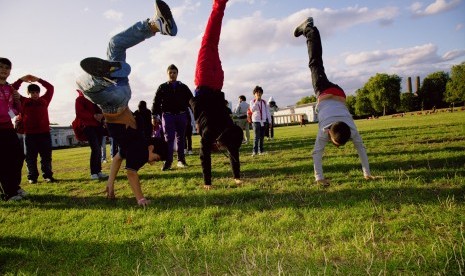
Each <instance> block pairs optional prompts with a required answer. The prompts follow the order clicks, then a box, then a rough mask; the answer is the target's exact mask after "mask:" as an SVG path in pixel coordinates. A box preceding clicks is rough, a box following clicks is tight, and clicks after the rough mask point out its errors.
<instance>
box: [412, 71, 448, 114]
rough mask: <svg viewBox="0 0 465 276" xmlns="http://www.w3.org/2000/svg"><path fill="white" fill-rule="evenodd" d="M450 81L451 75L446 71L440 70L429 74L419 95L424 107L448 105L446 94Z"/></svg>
mask: <svg viewBox="0 0 465 276" xmlns="http://www.w3.org/2000/svg"><path fill="white" fill-rule="evenodd" d="M448 81H449V75H448V74H447V73H446V72H443V71H438V72H435V73H432V74H430V75H428V76H427V77H426V78H425V79H424V80H423V83H422V84H421V87H420V91H418V96H419V97H420V101H421V102H422V104H423V109H431V108H433V107H436V108H441V107H446V106H447V104H446V103H445V101H444V94H445V92H446V85H447V82H448Z"/></svg>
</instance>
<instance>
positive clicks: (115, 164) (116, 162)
mask: <svg viewBox="0 0 465 276" xmlns="http://www.w3.org/2000/svg"><path fill="white" fill-rule="evenodd" d="M122 162H123V158H121V155H120V154H119V153H117V154H115V156H113V161H111V167H110V175H109V176H108V181H107V190H106V192H107V198H110V199H114V198H115V179H116V175H117V174H118V171H119V169H120V167H121V163H122Z"/></svg>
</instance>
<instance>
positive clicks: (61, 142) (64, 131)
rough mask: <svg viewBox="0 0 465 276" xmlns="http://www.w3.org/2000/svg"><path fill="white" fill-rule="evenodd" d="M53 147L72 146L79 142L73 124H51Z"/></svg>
mask: <svg viewBox="0 0 465 276" xmlns="http://www.w3.org/2000/svg"><path fill="white" fill-rule="evenodd" d="M50 136H51V137H52V148H59V147H70V146H74V145H77V144H79V142H78V141H77V140H76V137H75V136H74V131H73V128H72V127H71V126H50Z"/></svg>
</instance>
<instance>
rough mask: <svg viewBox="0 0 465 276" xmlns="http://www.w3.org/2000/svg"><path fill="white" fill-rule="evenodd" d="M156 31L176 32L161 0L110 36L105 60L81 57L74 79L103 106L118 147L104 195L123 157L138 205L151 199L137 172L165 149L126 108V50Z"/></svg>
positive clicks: (128, 95)
mask: <svg viewBox="0 0 465 276" xmlns="http://www.w3.org/2000/svg"><path fill="white" fill-rule="evenodd" d="M156 33H161V34H164V35H170V36H175V35H176V33H177V27H176V23H175V22H174V19H173V16H172V14H171V10H170V8H169V6H168V5H167V4H166V3H165V2H163V1H162V0H156V1H155V15H154V17H153V18H151V19H147V20H144V21H140V22H137V23H135V24H134V25H132V26H131V27H129V28H128V29H126V30H124V31H122V32H120V33H118V34H116V35H115V36H113V37H112V38H111V39H110V43H109V44H108V50H107V55H108V60H104V59H100V58H95V57H91V58H85V59H83V60H82V61H81V67H82V69H83V70H84V71H85V72H86V74H83V75H82V76H81V77H80V78H78V80H77V81H76V83H77V85H78V87H79V89H80V90H81V91H83V93H84V95H85V96H86V97H87V98H89V99H90V100H91V101H92V102H93V103H95V104H97V105H99V107H100V108H101V109H102V111H103V116H104V117H105V120H106V122H107V126H108V131H109V133H110V136H111V137H112V138H113V139H114V140H115V142H116V143H117V144H118V146H119V151H118V153H117V154H116V155H115V156H114V157H113V161H112V163H111V169H110V176H109V178H108V182H107V197H109V198H114V197H115V194H114V182H115V179H116V175H117V173H118V171H119V169H120V167H121V164H122V162H123V160H124V159H125V160H126V166H125V169H126V175H127V178H128V182H129V185H130V187H131V190H132V192H133V194H134V196H135V198H136V201H137V204H139V205H141V206H146V205H148V204H149V203H150V200H147V199H146V198H145V197H144V194H143V192H142V188H141V185H140V179H139V174H138V171H139V169H140V168H141V167H142V166H143V165H144V164H145V163H149V164H151V165H152V164H153V163H154V162H156V161H162V160H165V159H166V156H167V151H168V149H167V145H166V142H165V141H164V140H162V139H155V138H151V139H150V141H147V140H146V139H145V137H144V135H143V134H142V131H140V130H139V129H138V128H137V124H136V120H135V118H134V116H133V114H132V112H131V110H130V109H129V107H128V102H129V100H130V98H131V88H130V86H129V78H128V76H129V73H130V71H131V67H130V66H129V64H128V63H126V50H127V49H128V48H130V47H132V46H135V45H137V44H139V43H141V42H143V41H144V40H146V39H148V38H151V37H153V36H155V34H156Z"/></svg>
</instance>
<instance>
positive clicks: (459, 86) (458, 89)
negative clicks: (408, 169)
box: [444, 62, 465, 104]
mask: <svg viewBox="0 0 465 276" xmlns="http://www.w3.org/2000/svg"><path fill="white" fill-rule="evenodd" d="M444 101H445V102H447V103H450V104H454V103H462V102H465V62H463V63H461V64H459V65H454V66H452V69H451V70H450V79H449V81H448V82H447V85H446V93H445V94H444Z"/></svg>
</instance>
